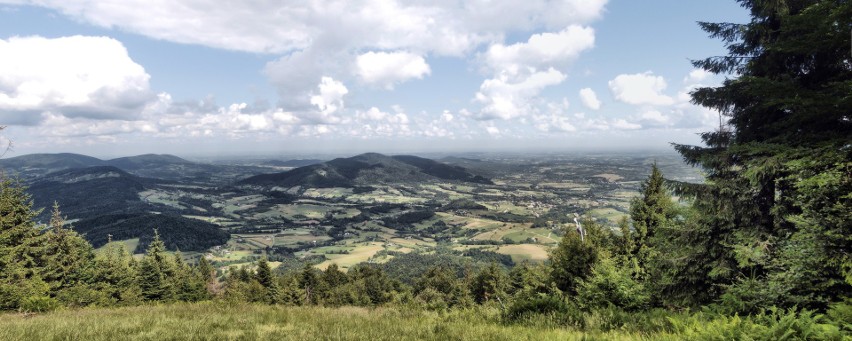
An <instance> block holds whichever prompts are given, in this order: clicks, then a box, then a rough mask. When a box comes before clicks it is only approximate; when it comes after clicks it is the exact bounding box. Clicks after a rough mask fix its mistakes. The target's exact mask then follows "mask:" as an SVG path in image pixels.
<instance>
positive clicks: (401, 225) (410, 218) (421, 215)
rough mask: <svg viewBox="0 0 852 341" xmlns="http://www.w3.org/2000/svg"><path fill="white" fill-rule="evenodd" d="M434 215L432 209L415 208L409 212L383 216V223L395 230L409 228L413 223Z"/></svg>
mask: <svg viewBox="0 0 852 341" xmlns="http://www.w3.org/2000/svg"><path fill="white" fill-rule="evenodd" d="M434 216H435V212H433V211H432V210H428V209H426V210H415V211H410V212H405V213H403V214H400V215H398V216H396V217H393V218H385V219H384V220H383V221H384V224H383V225H385V226H387V227H390V228H392V229H395V230H402V231H406V230H411V229H412V228H413V226H412V225H413V224H415V223H419V222H421V221H423V220H426V219H431V218H432V217H434Z"/></svg>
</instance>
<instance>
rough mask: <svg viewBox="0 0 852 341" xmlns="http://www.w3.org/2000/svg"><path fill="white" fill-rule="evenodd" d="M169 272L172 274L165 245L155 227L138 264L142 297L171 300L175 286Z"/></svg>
mask: <svg viewBox="0 0 852 341" xmlns="http://www.w3.org/2000/svg"><path fill="white" fill-rule="evenodd" d="M170 274H171V275H173V274H174V270H173V265H172V264H171V262H169V260H168V258H167V255H166V246H165V244H163V241H162V240H161V239H160V234H159V232H157V230H156V229H155V230H154V239H153V240H152V241H151V244H150V245H149V246H148V250H146V252H145V257H144V258H142V261H141V262H140V264H139V287H140V289H141V291H142V297H143V298H144V299H145V300H148V301H171V300H173V299H174V298H175V287H174V283H173V282H172V279H171V278H170V277H169V275H170Z"/></svg>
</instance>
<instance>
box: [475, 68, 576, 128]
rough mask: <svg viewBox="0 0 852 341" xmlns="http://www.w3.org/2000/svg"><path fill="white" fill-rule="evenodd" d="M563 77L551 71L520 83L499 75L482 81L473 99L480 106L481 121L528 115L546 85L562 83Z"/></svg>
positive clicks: (535, 74) (533, 75)
mask: <svg viewBox="0 0 852 341" xmlns="http://www.w3.org/2000/svg"><path fill="white" fill-rule="evenodd" d="M565 77H566V76H565V75H564V74H562V73H561V72H559V71H557V70H555V69H553V68H550V69H548V70H547V71H542V72H535V73H532V74H531V75H529V77H526V78H524V79H522V80H521V81H519V82H512V81H511V80H510V77H507V76H505V75H501V76H500V77H497V78H494V79H487V80H485V81H484V82H482V85H481V86H480V87H479V92H478V93H477V94H476V100H477V101H478V102H480V103H482V104H483V107H482V110H481V114H480V117H479V118H480V119H494V118H499V119H504V120H508V119H512V118H517V117H521V116H525V115H528V114H531V113H532V112H533V111H534V110H535V109H534V106H533V103H532V100H533V98H534V97H535V96H537V95H538V94H539V92H541V90H542V89H544V88H545V87H548V86H552V85H556V84H560V83H562V81H564V80H565Z"/></svg>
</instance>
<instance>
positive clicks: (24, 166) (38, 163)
mask: <svg viewBox="0 0 852 341" xmlns="http://www.w3.org/2000/svg"><path fill="white" fill-rule="evenodd" d="M103 165H106V162H104V161H103V160H101V159H98V158H94V157H91V156H86V155H80V154H72V153H59V154H27V155H21V156H16V157H11V158H8V159H0V170H2V171H3V172H4V173H5V174H6V175H11V176H20V177H21V178H22V179H25V180H26V179H32V178H36V177H39V176H43V175H45V174H48V173H53V172H56V171H61V170H65V169H70V168H85V167H92V166H103Z"/></svg>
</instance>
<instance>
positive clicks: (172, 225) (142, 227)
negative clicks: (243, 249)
mask: <svg viewBox="0 0 852 341" xmlns="http://www.w3.org/2000/svg"><path fill="white" fill-rule="evenodd" d="M155 228H156V229H158V231H159V232H160V236H161V238H162V241H163V244H164V245H165V247H166V249H168V250H185V251H203V250H206V249H208V248H210V247H213V246H215V245H222V244H225V243H226V242H228V239H229V238H230V234H229V233H228V232H225V231H222V229H220V228H219V226H218V225H215V224H211V223H208V222H205V221H202V220H198V219H190V218H185V217H181V216H177V215H169V214H151V213H141V214H115V215H104V216H100V217H97V218H93V219H84V220H81V221H79V222H77V223H75V229H76V230H77V231H79V232H80V233H81V234H83V235H84V236H85V237H86V239H87V240H89V241H90V242H91V243H92V244H93V245H94V246H95V247H100V246H101V245H104V244H106V242H107V241H108V239H109V236H110V235H111V236H112V238H113V239H115V240H125V239H132V238H139V245H138V247H137V249H136V250H135V252H141V251H142V250H145V248H147V247H148V244H149V243H151V240H152V238H153V232H152V231H153V230H154V229H155Z"/></svg>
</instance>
